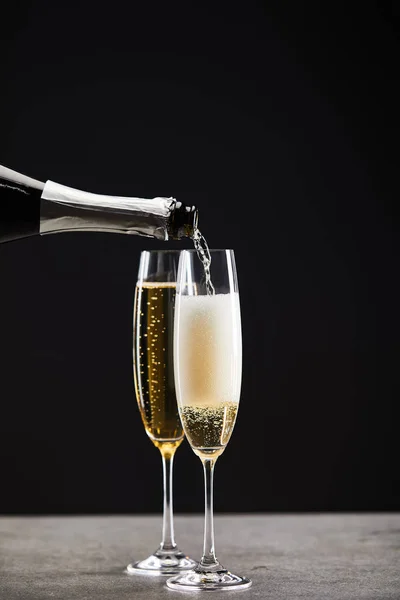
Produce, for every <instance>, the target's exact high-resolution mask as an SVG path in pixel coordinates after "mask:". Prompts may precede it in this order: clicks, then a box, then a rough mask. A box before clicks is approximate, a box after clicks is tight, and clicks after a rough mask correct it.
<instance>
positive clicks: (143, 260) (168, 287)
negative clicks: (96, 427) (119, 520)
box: [127, 250, 197, 575]
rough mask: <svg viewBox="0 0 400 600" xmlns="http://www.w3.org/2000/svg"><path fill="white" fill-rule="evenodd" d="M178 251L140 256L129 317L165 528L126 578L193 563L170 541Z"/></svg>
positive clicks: (178, 428) (176, 440)
mask: <svg viewBox="0 0 400 600" xmlns="http://www.w3.org/2000/svg"><path fill="white" fill-rule="evenodd" d="M178 259H179V251H178V250H151V251H148V250H145V251H142V252H141V255H140V262H139V274H138V281H137V284H136V289H135V301H134V317H133V371H134V381H135V393H136V399H137V403H138V407H139V411H140V414H141V417H142V421H143V425H144V428H145V431H146V433H147V435H148V436H149V438H150V440H151V441H152V442H153V444H154V445H155V447H156V448H158V449H159V451H160V453H161V457H162V465H163V496H164V499H163V528H162V540H161V543H160V546H159V548H158V549H157V550H156V551H155V552H154V553H153V554H151V555H150V556H149V557H147V558H145V559H143V560H139V561H135V562H132V563H130V564H129V565H128V566H127V572H128V573H129V574H134V573H143V574H147V575H172V574H174V573H179V572H180V571H181V570H185V569H191V568H193V567H194V566H195V565H196V564H197V563H196V562H195V561H194V560H192V559H190V558H189V557H188V556H186V555H185V554H184V553H183V552H182V551H181V550H180V549H179V548H178V546H177V544H176V542H175V539H174V522H173V494H172V489H173V487H172V474H173V460H174V455H175V452H176V449H177V448H178V447H179V446H180V445H181V443H182V441H183V439H184V433H183V429H182V424H181V421H180V418H179V413H178V407H177V402H176V393H175V382H174V365H173V332H174V329H173V325H174V302H175V292H176V273H177V265H178Z"/></svg>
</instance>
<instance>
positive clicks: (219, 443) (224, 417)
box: [181, 402, 239, 458]
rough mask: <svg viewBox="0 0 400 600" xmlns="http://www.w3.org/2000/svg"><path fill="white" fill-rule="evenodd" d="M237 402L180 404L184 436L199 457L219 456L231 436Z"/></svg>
mask: <svg viewBox="0 0 400 600" xmlns="http://www.w3.org/2000/svg"><path fill="white" fill-rule="evenodd" d="M238 406H239V404H238V403H237V402H222V403H220V404H216V405H211V406H210V405H206V406H204V405H197V406H193V405H188V406H182V408H181V418H182V423H183V428H184V430H185V434H186V438H187V440H188V442H189V444H190V445H191V447H192V449H193V451H194V452H195V453H196V454H197V456H199V457H200V458H207V457H208V458H210V457H211V458H217V457H218V456H220V455H221V454H222V453H223V451H224V450H225V447H226V445H227V443H228V442H229V439H230V437H231V434H232V431H233V427H234V425H235V421H236V415H237V411H238Z"/></svg>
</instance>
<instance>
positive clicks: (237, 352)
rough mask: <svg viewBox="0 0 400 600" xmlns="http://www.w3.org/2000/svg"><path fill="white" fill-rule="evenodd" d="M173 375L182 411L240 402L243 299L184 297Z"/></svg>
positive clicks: (176, 333)
mask: <svg viewBox="0 0 400 600" xmlns="http://www.w3.org/2000/svg"><path fill="white" fill-rule="evenodd" d="M176 302H177V303H179V310H178V311H177V312H176V313H175V325H174V327H175V331H174V369H175V385H176V390H177V398H178V404H179V405H180V406H200V407H206V406H209V407H217V406H220V405H221V404H223V403H226V402H239V398H240V389H241V378H242V331H241V318H240V304H239V294H238V293H231V294H213V295H203V296H179V297H177V299H176Z"/></svg>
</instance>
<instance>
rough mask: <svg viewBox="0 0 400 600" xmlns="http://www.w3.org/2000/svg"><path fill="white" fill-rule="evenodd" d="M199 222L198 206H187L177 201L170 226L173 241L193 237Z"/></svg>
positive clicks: (170, 235)
mask: <svg viewBox="0 0 400 600" xmlns="http://www.w3.org/2000/svg"><path fill="white" fill-rule="evenodd" d="M198 221H199V211H198V209H197V208H196V206H187V205H186V204H183V203H182V202H178V201H177V202H176V203H175V209H174V211H173V213H172V217H171V221H170V223H169V226H168V235H169V237H170V238H172V239H173V240H180V239H181V238H183V237H189V238H191V237H193V235H194V232H195V231H196V229H197V225H198Z"/></svg>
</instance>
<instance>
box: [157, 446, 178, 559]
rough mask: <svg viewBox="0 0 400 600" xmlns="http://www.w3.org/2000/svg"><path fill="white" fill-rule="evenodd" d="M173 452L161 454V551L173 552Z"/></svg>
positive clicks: (174, 545) (174, 544) (174, 546)
mask: <svg viewBox="0 0 400 600" xmlns="http://www.w3.org/2000/svg"><path fill="white" fill-rule="evenodd" d="M174 455H175V451H173V452H171V451H169V452H161V456H162V464H163V494H164V504H163V530H162V542H161V545H160V549H161V550H167V551H169V550H174V549H175V548H176V543H175V539H174V511H173V505H172V470H173V464H174Z"/></svg>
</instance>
